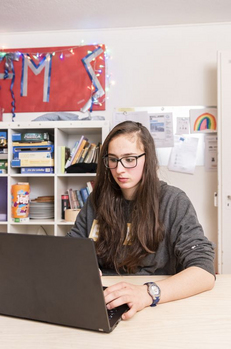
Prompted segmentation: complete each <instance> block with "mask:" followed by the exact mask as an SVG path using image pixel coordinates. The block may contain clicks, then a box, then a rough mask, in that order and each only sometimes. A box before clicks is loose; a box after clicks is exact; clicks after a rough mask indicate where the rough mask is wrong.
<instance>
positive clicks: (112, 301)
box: [104, 282, 152, 320]
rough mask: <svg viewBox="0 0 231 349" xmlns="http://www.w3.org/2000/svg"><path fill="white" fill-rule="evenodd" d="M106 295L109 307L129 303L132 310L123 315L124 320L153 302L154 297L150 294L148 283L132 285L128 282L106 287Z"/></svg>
mask: <svg viewBox="0 0 231 349" xmlns="http://www.w3.org/2000/svg"><path fill="white" fill-rule="evenodd" d="M104 296H105V302H106V305H107V308H108V309H113V308H115V307H118V306H119V305H122V304H126V303H127V304H128V306H129V308H130V310H128V312H126V313H124V314H123V315H122V319H123V320H128V319H130V318H131V317H132V316H134V315H135V313H136V312H138V311H140V310H142V309H144V308H145V307H148V306H150V305H151V304H152V297H151V296H150V295H149V294H148V292H147V286H146V285H132V284H130V283H127V282H119V283H118V284H115V285H113V286H110V287H108V288H106V290H104Z"/></svg>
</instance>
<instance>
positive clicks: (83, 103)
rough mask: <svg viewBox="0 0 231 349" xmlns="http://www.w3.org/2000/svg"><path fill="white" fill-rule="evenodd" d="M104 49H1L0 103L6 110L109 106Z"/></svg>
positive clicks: (76, 108)
mask: <svg viewBox="0 0 231 349" xmlns="http://www.w3.org/2000/svg"><path fill="white" fill-rule="evenodd" d="M104 53H105V46H104V45H86V46H75V47H73V46H72V47H71V46H68V47H45V48H30V49H28V48H27V49H7V50H5V51H0V107H2V108H3V109H4V113H10V112H12V108H14V111H15V112H51V111H77V110H81V109H82V110H83V111H86V110H88V109H90V110H105V55H104ZM7 73H8V77H7V78H5V79H4V77H6V75H7ZM12 101H14V102H13V107H12Z"/></svg>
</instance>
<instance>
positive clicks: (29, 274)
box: [0, 233, 112, 332]
mask: <svg viewBox="0 0 231 349" xmlns="http://www.w3.org/2000/svg"><path fill="white" fill-rule="evenodd" d="M0 314H4V315H10V316H16V317H22V318H26V319H33V320H40V321H45V322H50V323H54V324H59V325H66V326H72V327H79V328H85V329H90V330H96V331H105V332H110V331H111V330H112V328H111V327H110V325H109V321H108V316H107V310H106V306H105V302H104V296H103V291H102V284H101V278H100V275H99V270H98V263H97V258H96V253H95V249H94V242H93V241H92V240H90V239H76V238H73V239H72V238H68V237H54V236H38V235H22V234H7V233H0Z"/></svg>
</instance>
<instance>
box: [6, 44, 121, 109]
mask: <svg viewBox="0 0 231 349" xmlns="http://www.w3.org/2000/svg"><path fill="white" fill-rule="evenodd" d="M84 45H85V44H84V40H82V41H81V44H80V45H78V46H73V47H68V48H65V47H64V48H63V49H62V48H61V49H59V50H54V51H50V52H49V51H47V52H31V51H30V50H29V49H28V55H27V56H26V58H27V59H30V60H31V59H32V57H33V59H35V60H40V59H42V58H43V57H44V56H46V55H49V56H50V55H52V57H54V56H58V57H59V59H60V60H61V61H62V60H65V58H68V57H70V55H74V54H75V49H78V48H79V47H80V46H84ZM89 45H92V46H95V47H103V45H102V44H97V43H93V44H89ZM89 45H88V46H89ZM86 53H87V55H88V54H91V53H92V51H90V50H87V52H86ZM23 54H24V55H25V52H20V51H17V52H16V51H12V52H10V51H7V49H5V48H4V47H2V51H0V61H2V60H3V59H4V58H6V57H9V56H10V55H12V56H13V55H18V58H19V57H20V56H21V55H23ZM103 54H104V59H105V65H104V64H100V65H99V66H98V67H97V68H98V69H96V68H95V64H94V63H93V69H94V71H95V75H96V76H97V77H99V76H100V75H101V74H102V73H103V70H104V69H105V78H106V79H105V94H106V95H105V98H104V100H103V101H102V103H103V102H105V100H106V99H109V97H108V94H109V91H110V87H111V86H113V85H115V81H114V80H112V73H108V64H107V61H108V60H109V59H112V57H111V55H110V51H109V49H108V48H107V47H106V48H105V50H104V53H103ZM49 56H48V59H50V57H49ZM97 58H98V59H101V60H103V57H102V56H101V55H100V56H99V57H97ZM15 60H16V59H15ZM17 60H18V59H17ZM95 60H96V59H93V62H94V61H95ZM87 88H88V89H90V90H91V93H92V94H93V93H94V90H95V87H94V85H93V84H91V85H90V86H87ZM99 104H100V103H99Z"/></svg>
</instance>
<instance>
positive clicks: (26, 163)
mask: <svg viewBox="0 0 231 349" xmlns="http://www.w3.org/2000/svg"><path fill="white" fill-rule="evenodd" d="M11 166H12V167H54V159H12V160H11Z"/></svg>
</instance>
